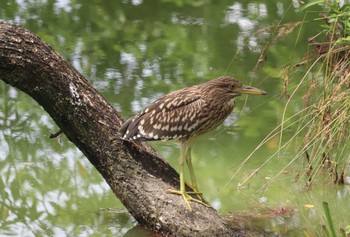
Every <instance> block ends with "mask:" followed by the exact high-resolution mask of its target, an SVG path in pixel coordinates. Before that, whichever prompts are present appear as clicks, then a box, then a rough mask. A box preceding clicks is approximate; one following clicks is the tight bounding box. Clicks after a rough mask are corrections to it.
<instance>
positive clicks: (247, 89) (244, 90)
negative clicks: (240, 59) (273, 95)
mask: <svg viewBox="0 0 350 237" xmlns="http://www.w3.org/2000/svg"><path fill="white" fill-rule="evenodd" d="M209 83H210V84H212V86H213V87H216V89H218V91H217V92H219V91H221V92H224V93H225V94H226V95H229V96H230V97H236V96H239V95H241V94H249V95H267V92H266V91H263V90H260V89H258V88H255V87H252V86H247V85H243V84H242V83H241V82H240V81H237V80H235V79H233V78H231V77H219V78H218V79H215V80H212V81H210V82H209ZM214 93H215V92H214Z"/></svg>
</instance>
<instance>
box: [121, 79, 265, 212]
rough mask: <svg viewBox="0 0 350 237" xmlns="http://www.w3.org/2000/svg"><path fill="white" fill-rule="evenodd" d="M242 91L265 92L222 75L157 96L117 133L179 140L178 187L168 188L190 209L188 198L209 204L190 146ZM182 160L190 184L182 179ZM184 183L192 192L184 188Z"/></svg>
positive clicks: (124, 136) (128, 137) (225, 114)
mask: <svg viewBox="0 0 350 237" xmlns="http://www.w3.org/2000/svg"><path fill="white" fill-rule="evenodd" d="M241 94H256V95H267V92H265V91H263V90H261V89H258V88H255V87H251V86H247V85H244V84H242V83H241V82H240V81H238V80H236V79H234V78H232V77H230V76H221V77H219V78H216V79H212V80H209V81H207V82H205V83H202V84H197V85H194V86H190V87H186V88H183V89H180V90H176V91H173V92H170V93H169V94H166V95H164V96H162V97H160V98H159V99H157V100H155V101H154V102H153V103H151V104H150V105H149V106H147V107H146V108H145V109H143V110H142V111H141V112H140V113H139V114H137V115H135V116H133V117H131V118H129V119H127V120H126V121H125V122H124V124H123V125H122V126H121V128H120V130H119V132H120V136H121V137H122V139H123V140H128V141H130V140H133V141H155V140H177V141H178V142H179V143H180V157H179V161H178V162H179V166H180V169H179V175H180V189H179V190H172V189H170V190H167V191H168V192H169V193H172V194H177V195H181V196H182V197H183V199H184V201H185V203H186V205H187V207H188V209H189V210H192V208H191V205H190V201H192V202H197V203H200V204H203V205H205V206H207V207H210V205H209V203H208V202H207V201H205V200H204V198H203V196H202V193H201V192H199V190H198V185H197V180H196V176H195V173H194V170H193V165H192V159H191V149H192V145H193V142H194V140H195V138H196V137H198V136H200V135H203V134H205V133H207V132H209V131H211V130H213V129H214V128H216V127H217V126H219V125H220V124H221V123H222V122H223V121H224V120H225V119H226V118H227V117H228V116H229V115H230V113H231V112H232V110H233V108H234V106H235V98H236V97H237V96H240V95H241ZM185 163H186V164H187V168H188V171H189V174H190V178H191V185H187V183H186V182H185V179H184V166H185ZM186 185H187V186H189V187H190V188H191V189H192V190H193V191H187V190H186Z"/></svg>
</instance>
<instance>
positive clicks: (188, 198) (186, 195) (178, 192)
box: [168, 189, 211, 211]
mask: <svg viewBox="0 0 350 237" xmlns="http://www.w3.org/2000/svg"><path fill="white" fill-rule="evenodd" d="M168 193H172V194H176V195H181V196H182V198H183V199H184V200H185V203H186V205H187V207H188V209H190V211H192V208H191V205H190V201H192V202H196V203H199V204H202V205H204V206H206V207H211V206H210V205H209V204H208V203H207V202H206V201H205V200H204V198H203V194H202V193H200V192H186V191H181V190H172V189H169V190H168ZM191 195H196V196H197V197H198V198H199V199H196V198H194V197H192V196H191Z"/></svg>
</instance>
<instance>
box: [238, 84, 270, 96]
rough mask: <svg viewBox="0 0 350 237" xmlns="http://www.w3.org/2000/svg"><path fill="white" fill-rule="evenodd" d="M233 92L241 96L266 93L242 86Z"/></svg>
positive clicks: (265, 93)
mask: <svg viewBox="0 0 350 237" xmlns="http://www.w3.org/2000/svg"><path fill="white" fill-rule="evenodd" d="M235 91H236V92H238V93H242V94H250V95H267V92H266V91H263V90H260V89H258V88H255V87H252V86H246V85H243V86H242V87H241V88H236V89H235Z"/></svg>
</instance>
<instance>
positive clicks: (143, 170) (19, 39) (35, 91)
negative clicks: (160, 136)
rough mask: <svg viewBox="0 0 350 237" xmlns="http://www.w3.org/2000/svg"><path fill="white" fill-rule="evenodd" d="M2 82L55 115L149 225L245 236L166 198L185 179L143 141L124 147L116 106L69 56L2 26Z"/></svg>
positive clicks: (212, 215) (197, 208)
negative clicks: (169, 190) (69, 61)
mask: <svg viewBox="0 0 350 237" xmlns="http://www.w3.org/2000/svg"><path fill="white" fill-rule="evenodd" d="M0 77H1V79H2V80H3V81H4V82H6V83H8V84H10V85H12V86H14V87H16V88H18V89H20V90H22V91H24V92H25V93H27V94H28V95H30V96H31V97H32V98H33V99H34V100H36V101H37V102H38V103H39V104H40V105H41V106H42V107H43V109H44V110H45V111H46V112H47V113H49V115H50V116H51V117H52V119H53V120H54V121H55V122H56V124H57V125H58V126H59V128H60V129H61V130H62V132H63V133H64V134H65V135H66V136H67V138H68V139H69V140H70V141H71V142H73V143H74V144H75V145H76V146H77V147H78V148H79V149H80V150H81V151H82V152H83V153H84V155H85V156H86V157H87V158H88V159H89V161H90V162H91V163H92V164H93V165H94V166H95V167H96V169H97V170H98V172H99V173H100V174H101V175H102V176H103V177H104V179H105V180H106V182H107V183H108V184H109V186H110V187H111V189H112V190H113V192H114V193H115V195H116V196H117V197H118V198H119V199H120V200H121V202H122V203H123V204H124V205H125V207H126V208H127V209H128V210H129V212H130V213H131V215H132V216H134V218H135V219H136V220H137V221H138V222H139V223H140V224H141V225H143V226H145V227H148V228H151V229H153V230H155V231H158V232H162V233H165V234H167V235H177V236H232V235H234V236H243V234H241V232H238V231H234V230H232V229H231V228H230V227H228V226H227V225H226V223H225V221H224V220H223V219H222V218H221V217H220V216H219V215H218V213H217V212H216V210H214V209H211V208H207V207H204V206H202V205H199V204H196V203H191V206H192V209H193V211H192V212H191V211H189V210H188V209H187V207H186V205H185V203H184V202H183V199H182V197H181V196H176V195H172V194H168V193H166V190H168V189H176V188H178V185H179V181H178V174H177V173H176V171H175V170H174V169H173V168H171V167H170V166H169V165H168V164H167V163H166V162H165V161H164V160H163V159H162V158H161V157H159V156H158V155H157V154H156V153H155V152H154V150H152V149H151V148H150V147H149V146H148V145H147V144H145V143H141V142H125V141H123V140H121V139H120V138H119V135H118V130H119V128H120V126H121V124H122V122H123V120H122V118H121V117H120V116H119V115H118V113H117V112H116V111H115V109H114V108H113V107H112V106H111V105H110V104H108V102H106V101H105V99H104V98H103V97H102V96H101V95H100V94H99V93H98V92H97V91H96V90H95V89H94V88H93V87H92V86H91V85H90V83H89V82H88V81H87V80H86V79H85V78H84V77H83V76H82V75H81V74H80V73H79V72H78V71H76V70H75V69H74V68H73V67H72V66H71V65H70V64H69V63H68V62H67V61H66V60H65V59H64V58H63V57H62V56H60V55H59V54H58V53H56V52H55V51H54V50H53V49H52V48H51V47H50V46H49V45H47V44H46V43H44V42H43V41H41V39H40V38H39V37H37V36H36V35H34V34H32V33H31V32H29V31H27V30H25V29H23V28H21V27H19V26H14V25H10V24H7V23H4V22H0Z"/></svg>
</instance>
